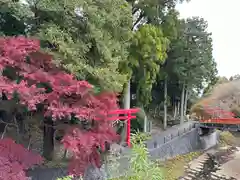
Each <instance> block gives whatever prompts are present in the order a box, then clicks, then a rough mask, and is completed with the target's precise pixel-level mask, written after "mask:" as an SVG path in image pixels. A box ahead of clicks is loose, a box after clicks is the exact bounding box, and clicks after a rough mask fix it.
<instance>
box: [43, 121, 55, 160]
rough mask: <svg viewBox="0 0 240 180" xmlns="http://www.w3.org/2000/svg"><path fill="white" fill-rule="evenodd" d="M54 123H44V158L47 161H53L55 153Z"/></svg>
mask: <svg viewBox="0 0 240 180" xmlns="http://www.w3.org/2000/svg"><path fill="white" fill-rule="evenodd" d="M53 125H54V123H53V121H52V120H51V119H47V120H46V121H45V123H44V130H43V156H44V158H46V159H47V160H52V159H53V153H54V131H55V130H54V128H53Z"/></svg>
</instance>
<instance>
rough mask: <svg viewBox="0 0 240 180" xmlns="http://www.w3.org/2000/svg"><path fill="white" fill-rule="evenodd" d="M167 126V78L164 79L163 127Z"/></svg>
mask: <svg viewBox="0 0 240 180" xmlns="http://www.w3.org/2000/svg"><path fill="white" fill-rule="evenodd" d="M166 128H167V78H165V80H164V118H163V129H166Z"/></svg>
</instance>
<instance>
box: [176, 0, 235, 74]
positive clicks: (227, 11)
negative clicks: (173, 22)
mask: <svg viewBox="0 0 240 180" xmlns="http://www.w3.org/2000/svg"><path fill="white" fill-rule="evenodd" d="M239 7H240V0H228V1H225V0H191V2H189V3H184V4H181V5H178V10H179V11H180V16H181V17H182V18H187V17H191V16H200V17H203V18H204V19H205V20H206V21H208V31H209V32H212V38H213V55H214V58H215V60H216V62H217V65H218V72H219V75H220V76H227V77H230V76H232V75H235V74H240V59H238V58H239V52H240V25H239V23H240V20H239V18H240V9H239Z"/></svg>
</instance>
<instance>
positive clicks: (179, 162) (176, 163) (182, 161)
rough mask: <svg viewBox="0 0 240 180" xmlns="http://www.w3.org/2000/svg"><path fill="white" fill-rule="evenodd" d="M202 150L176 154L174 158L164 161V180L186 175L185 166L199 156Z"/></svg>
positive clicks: (172, 179)
mask: <svg viewBox="0 0 240 180" xmlns="http://www.w3.org/2000/svg"><path fill="white" fill-rule="evenodd" d="M200 155H201V152H191V153H188V154H185V155H179V156H176V157H175V158H173V159H170V160H167V161H165V162H162V163H161V164H162V166H163V168H162V169H163V177H164V180H176V179H178V178H179V177H181V176H183V175H184V170H185V168H184V166H186V165H187V164H188V163H189V162H190V161H192V160H193V159H195V158H197V157H199V156H200Z"/></svg>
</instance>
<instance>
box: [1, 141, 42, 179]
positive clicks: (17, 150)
mask: <svg viewBox="0 0 240 180" xmlns="http://www.w3.org/2000/svg"><path fill="white" fill-rule="evenodd" d="M42 161H43V159H42V157H41V156H40V155H37V154H33V153H32V152H30V151H28V150H27V149H25V148H24V147H23V146H22V145H20V144H16V143H15V142H14V141H13V140H12V139H9V138H4V139H1V140H0V180H23V179H27V177H26V174H25V170H27V169H28V168H30V167H32V166H33V165H37V164H41V163H42Z"/></svg>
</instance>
